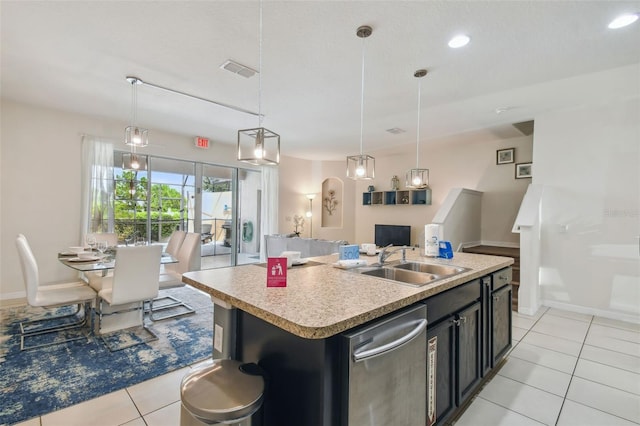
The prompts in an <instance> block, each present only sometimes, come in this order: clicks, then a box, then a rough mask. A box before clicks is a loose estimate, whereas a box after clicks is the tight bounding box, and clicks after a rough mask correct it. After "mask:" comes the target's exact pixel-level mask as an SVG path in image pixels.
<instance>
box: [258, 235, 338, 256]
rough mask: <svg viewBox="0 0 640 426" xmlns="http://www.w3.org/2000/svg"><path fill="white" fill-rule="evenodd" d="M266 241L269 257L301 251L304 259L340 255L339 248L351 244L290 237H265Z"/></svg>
mask: <svg viewBox="0 0 640 426" xmlns="http://www.w3.org/2000/svg"><path fill="white" fill-rule="evenodd" d="M264 239H265V241H264V242H265V247H266V253H267V257H274V256H275V257H277V256H280V254H281V253H282V252H283V251H299V252H300V257H302V258H305V257H313V256H325V255H328V254H333V253H338V247H340V246H341V245H345V244H349V243H348V242H347V241H344V240H336V241H329V240H319V239H316V238H300V237H290V236H288V235H265V236H264Z"/></svg>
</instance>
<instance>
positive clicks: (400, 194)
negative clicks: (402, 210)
mask: <svg viewBox="0 0 640 426" xmlns="http://www.w3.org/2000/svg"><path fill="white" fill-rule="evenodd" d="M362 205H363V206H376V205H377V206H381V205H387V206H397V205H407V206H408V205H431V188H425V189H412V190H409V189H403V190H399V191H371V192H363V193H362Z"/></svg>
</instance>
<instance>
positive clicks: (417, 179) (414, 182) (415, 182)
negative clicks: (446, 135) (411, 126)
mask: <svg viewBox="0 0 640 426" xmlns="http://www.w3.org/2000/svg"><path fill="white" fill-rule="evenodd" d="M425 75H427V70H424V69H422V70H418V71H416V72H415V73H414V74H413V76H414V77H416V78H418V129H417V131H416V168H415V169H411V170H408V171H407V174H406V178H405V186H406V187H407V188H411V189H422V188H427V187H428V186H429V169H421V168H420V167H419V163H420V96H421V88H422V87H421V85H422V80H421V79H422V77H424V76H425Z"/></svg>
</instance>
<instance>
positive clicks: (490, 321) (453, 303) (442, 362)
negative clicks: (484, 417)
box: [425, 268, 511, 425]
mask: <svg viewBox="0 0 640 426" xmlns="http://www.w3.org/2000/svg"><path fill="white" fill-rule="evenodd" d="M510 282H511V268H504V269H501V270H500V271H497V272H494V273H493V274H491V275H487V276H485V277H482V278H480V279H477V280H474V281H470V282H468V283H466V284H462V285H460V286H458V287H455V288H453V289H451V290H448V291H446V292H443V293H440V294H437V295H435V296H433V297H430V298H429V299H427V300H426V301H425V302H426V304H427V319H428V321H429V325H428V326H427V339H428V348H429V350H430V351H434V348H435V352H434V353H433V354H432V356H431V357H428V359H429V361H430V362H429V369H428V372H427V383H428V386H429V389H427V395H428V400H427V416H428V417H429V418H430V421H428V422H427V425H431V424H436V425H442V424H444V423H445V422H446V421H447V420H448V419H449V418H450V417H452V415H453V414H454V413H455V412H456V410H457V409H458V407H460V406H462V405H463V404H464V403H465V401H466V400H467V399H468V398H469V397H470V396H471V395H472V394H473V393H474V392H475V391H476V389H477V388H478V386H479V385H480V383H481V381H482V378H483V377H484V376H485V375H487V374H488V373H489V372H490V371H491V369H492V368H494V367H495V366H496V365H497V364H498V363H499V362H500V360H501V359H502V357H504V355H505V354H506V353H507V351H508V350H509V349H510V348H511V285H510Z"/></svg>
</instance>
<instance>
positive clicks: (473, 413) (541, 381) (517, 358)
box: [20, 308, 640, 426]
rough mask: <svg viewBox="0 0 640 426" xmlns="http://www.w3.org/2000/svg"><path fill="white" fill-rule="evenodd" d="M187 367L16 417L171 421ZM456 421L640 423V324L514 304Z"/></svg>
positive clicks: (137, 423) (54, 424) (152, 424)
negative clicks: (502, 344)
mask: <svg viewBox="0 0 640 426" xmlns="http://www.w3.org/2000/svg"><path fill="white" fill-rule="evenodd" d="M191 368H193V366H192V367H191ZM189 370H190V368H184V369H181V370H178V371H175V372H173V373H169V374H166V375H164V376H160V377H157V378H155V379H152V380H149V381H147V382H143V383H140V384H138V385H135V386H132V387H129V388H126V389H124V390H120V391H117V392H113V393H111V394H108V395H105V396H102V397H100V398H96V399H93V400H90V401H87V402H84V403H81V404H78V405H75V406H72V407H69V408H65V409H63V410H60V411H56V412H53V413H50V414H46V415H44V416H42V417H40V418H36V419H32V420H30V421H27V422H24V423H21V424H20V425H21V426H39V425H42V426H61V425H64V426H73V425H87V424H91V425H98V426H108V425H127V426H145V425H146V426H161V425H167V426H176V425H179V424H180V421H179V418H180V395H179V383H180V380H181V379H182V377H183V376H184V375H185V374H186V373H187V372H188V371H189ZM455 424H456V426H466V425H470V426H485V425H486V426H499V425H503V426H513V425H518V426H519V425H538V426H539V425H558V426H566V425H576V426H578V425H579V426H588V425H593V426H612V425H638V424H640V325H639V324H629V323H623V322H619V321H614V320H608V319H604V318H598V317H592V316H591V315H582V314H576V313H572V312H567V311H561V310H558V309H547V308H542V309H541V311H540V312H539V313H538V314H537V315H535V316H532V317H530V316H525V315H521V314H517V313H515V312H514V317H513V349H512V350H511V352H510V353H509V354H508V356H507V361H506V363H505V364H504V366H503V367H502V368H501V369H500V371H499V372H498V374H497V375H496V376H495V377H494V378H493V379H492V380H491V381H490V382H489V383H487V384H486V385H485V386H484V388H483V389H482V390H481V391H480V392H479V393H478V395H477V396H476V397H475V399H474V401H473V402H472V403H471V405H470V406H469V407H468V408H467V410H466V411H465V412H464V414H462V416H461V417H460V418H459V419H458V420H457V422H456V423H455Z"/></svg>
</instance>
